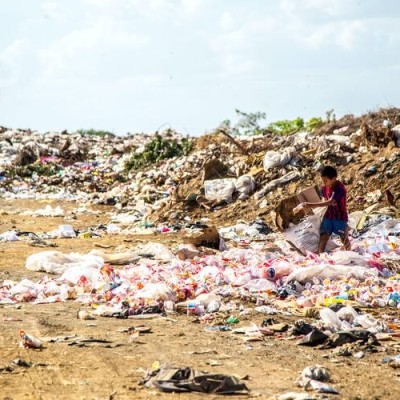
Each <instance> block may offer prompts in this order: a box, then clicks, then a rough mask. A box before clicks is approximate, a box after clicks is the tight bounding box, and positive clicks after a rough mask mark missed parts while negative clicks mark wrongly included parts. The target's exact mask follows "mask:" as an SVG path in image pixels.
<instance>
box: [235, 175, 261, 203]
mask: <svg viewBox="0 0 400 400" xmlns="http://www.w3.org/2000/svg"><path fill="white" fill-rule="evenodd" d="M235 187H236V190H237V191H238V192H239V193H240V195H239V200H245V199H247V198H248V197H249V196H250V195H251V194H252V193H253V192H254V190H255V188H256V182H255V180H254V178H253V177H252V176H249V175H242V176H241V177H240V178H238V180H237V181H236V183H235Z"/></svg>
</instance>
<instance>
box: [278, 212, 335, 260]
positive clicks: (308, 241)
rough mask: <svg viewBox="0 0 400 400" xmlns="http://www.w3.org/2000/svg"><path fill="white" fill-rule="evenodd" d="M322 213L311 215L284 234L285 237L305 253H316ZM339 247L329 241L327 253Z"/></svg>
mask: <svg viewBox="0 0 400 400" xmlns="http://www.w3.org/2000/svg"><path fill="white" fill-rule="evenodd" d="M321 221H322V217H321V213H318V214H315V215H310V216H308V217H307V218H306V219H305V220H303V221H302V222H300V223H299V224H298V225H295V226H292V227H290V228H288V229H286V230H285V231H284V232H283V237H284V238H285V239H286V240H287V241H289V242H291V243H293V244H294V245H295V246H296V247H297V248H298V249H299V250H301V251H302V252H303V253H306V252H307V251H310V252H312V253H316V252H317V250H318V243H319V238H320V233H319V231H320V226H321ZM336 247H337V246H336V245H335V243H334V242H333V241H332V240H331V239H329V240H328V243H327V245H326V251H331V250H333V249H335V248H336Z"/></svg>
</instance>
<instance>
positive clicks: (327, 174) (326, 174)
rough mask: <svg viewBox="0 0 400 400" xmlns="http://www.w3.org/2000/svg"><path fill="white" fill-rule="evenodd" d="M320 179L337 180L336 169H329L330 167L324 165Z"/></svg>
mask: <svg viewBox="0 0 400 400" xmlns="http://www.w3.org/2000/svg"><path fill="white" fill-rule="evenodd" d="M321 177H323V178H329V179H333V178H337V171H336V168H334V167H331V166H330V165H325V167H324V168H322V170H321Z"/></svg>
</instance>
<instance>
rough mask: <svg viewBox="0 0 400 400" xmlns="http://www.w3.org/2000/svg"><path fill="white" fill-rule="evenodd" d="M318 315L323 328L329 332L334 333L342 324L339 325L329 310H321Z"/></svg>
mask: <svg viewBox="0 0 400 400" xmlns="http://www.w3.org/2000/svg"><path fill="white" fill-rule="evenodd" d="M319 315H320V317H321V319H322V322H323V323H324V326H325V327H326V328H328V329H329V330H331V331H332V332H335V331H337V330H340V329H341V327H342V323H341V321H340V319H339V317H338V316H337V315H336V313H335V312H334V311H332V310H331V309H330V308H323V309H322V310H321V311H320V312H319Z"/></svg>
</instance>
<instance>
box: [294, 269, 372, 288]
mask: <svg viewBox="0 0 400 400" xmlns="http://www.w3.org/2000/svg"><path fill="white" fill-rule="evenodd" d="M378 273H379V272H378V270H377V269H375V268H365V267H358V266H351V265H313V266H311V267H304V268H298V269H296V270H295V271H294V272H292V273H291V274H290V275H289V276H288V278H287V282H291V281H296V282H299V283H301V284H305V283H307V282H312V280H313V279H314V278H318V279H320V280H324V279H335V278H337V277H342V276H348V275H350V276H353V277H355V278H356V279H359V280H360V281H362V282H363V281H365V279H367V278H369V277H371V276H373V277H376V276H378Z"/></svg>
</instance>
